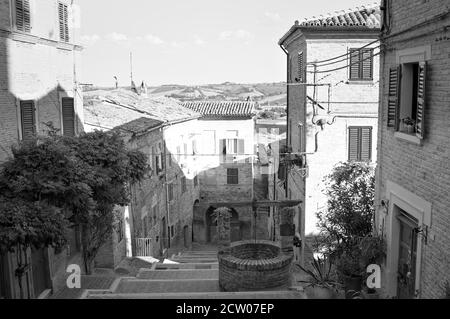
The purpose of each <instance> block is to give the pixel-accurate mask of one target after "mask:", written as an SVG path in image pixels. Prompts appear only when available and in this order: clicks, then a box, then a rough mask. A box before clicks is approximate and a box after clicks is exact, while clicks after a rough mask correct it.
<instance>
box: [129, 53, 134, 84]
mask: <svg viewBox="0 0 450 319" xmlns="http://www.w3.org/2000/svg"><path fill="white" fill-rule="evenodd" d="M130 70H131V72H130V78H131V82H133V52H130Z"/></svg>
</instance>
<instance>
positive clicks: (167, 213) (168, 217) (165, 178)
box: [161, 128, 171, 248]
mask: <svg viewBox="0 0 450 319" xmlns="http://www.w3.org/2000/svg"><path fill="white" fill-rule="evenodd" d="M161 130H162V133H163V147H164V158H162V159H161V163H162V161H163V160H164V185H165V188H166V228H167V229H166V232H167V248H170V235H171V234H170V213H169V210H170V203H169V184H168V183H167V166H166V156H167V152H166V142H165V140H164V128H162V129H161Z"/></svg>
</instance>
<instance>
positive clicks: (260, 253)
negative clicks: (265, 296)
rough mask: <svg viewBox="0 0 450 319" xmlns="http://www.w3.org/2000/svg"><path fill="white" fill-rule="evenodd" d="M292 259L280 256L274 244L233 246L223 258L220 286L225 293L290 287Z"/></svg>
mask: <svg viewBox="0 0 450 319" xmlns="http://www.w3.org/2000/svg"><path fill="white" fill-rule="evenodd" d="M291 263H292V255H284V254H281V253H280V247H279V246H277V245H276V244H274V243H273V242H266V241H256V242H255V241H252V242H251V243H249V242H237V243H233V244H231V247H230V251H229V252H222V253H220V254H219V284H220V287H221V289H223V290H224V291H251V290H262V289H269V288H276V287H283V286H286V285H287V284H288V283H289V282H290V268H291Z"/></svg>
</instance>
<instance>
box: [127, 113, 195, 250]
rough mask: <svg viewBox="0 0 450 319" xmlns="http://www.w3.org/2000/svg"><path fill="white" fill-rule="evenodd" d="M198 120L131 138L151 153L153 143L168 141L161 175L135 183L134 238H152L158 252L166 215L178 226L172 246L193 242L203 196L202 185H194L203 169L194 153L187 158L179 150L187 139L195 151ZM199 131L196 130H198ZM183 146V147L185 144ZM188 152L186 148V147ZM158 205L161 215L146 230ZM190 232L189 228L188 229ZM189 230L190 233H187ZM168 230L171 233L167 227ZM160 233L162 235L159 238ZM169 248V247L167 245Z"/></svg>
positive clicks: (155, 147) (153, 174)
mask: <svg viewBox="0 0 450 319" xmlns="http://www.w3.org/2000/svg"><path fill="white" fill-rule="evenodd" d="M196 122H197V121H195V120H194V121H188V122H185V123H180V124H176V125H174V126H171V127H168V128H165V129H164V130H163V131H160V130H157V131H152V132H150V133H148V134H145V135H143V136H140V137H138V138H135V139H132V140H130V141H129V145H130V146H129V147H131V148H136V149H139V150H141V151H142V152H144V154H147V156H149V157H150V156H151V152H152V147H153V148H154V149H155V150H156V149H157V145H158V144H159V143H161V144H162V145H164V142H165V145H166V153H167V156H166V165H165V167H166V171H165V177H164V174H161V175H160V176H158V175H156V173H155V172H153V173H152V175H151V176H150V177H149V178H146V179H145V180H144V181H142V182H141V183H139V184H136V185H134V186H133V201H132V215H133V230H132V237H133V238H152V250H153V254H154V256H159V255H160V254H161V253H162V251H161V249H162V248H163V245H162V243H161V241H162V240H163V229H162V219H163V218H165V220H166V221H167V222H166V225H167V227H168V228H170V227H171V226H173V227H174V236H173V237H171V238H170V247H171V248H173V247H176V246H187V247H189V246H190V245H191V241H192V226H193V215H194V213H193V209H194V208H193V207H194V203H195V201H196V200H198V199H199V186H194V177H195V175H196V173H197V172H198V170H199V167H198V165H196V161H195V160H194V159H193V158H192V156H189V157H187V158H186V159H184V156H180V161H178V156H177V154H176V152H177V147H178V146H180V145H181V146H183V145H184V143H186V144H187V145H188V146H189V147H188V152H191V151H192V150H191V145H192V140H190V139H189V136H188V134H191V133H192V134H194V133H195V131H196V129H195V123H196ZM180 132H186V133H187V134H186V136H182V135H180ZM194 135H195V134H194ZM181 149H183V147H182V148H181ZM183 152H184V149H183ZM169 156H171V157H172V165H171V166H170V165H169ZM182 177H185V178H186V191H185V192H184V193H183V192H182V186H181V180H182ZM166 181H167V183H172V185H173V200H172V201H170V202H168V201H167V190H166V186H165V183H166ZM155 205H156V206H157V207H158V209H157V211H158V216H156V219H151V223H150V225H149V227H148V229H149V232H148V233H147V234H144V227H143V218H144V217H145V216H146V215H148V216H152V215H153V212H152V208H153V207H154V206H155ZM185 228H186V230H187V232H186V230H185ZM185 232H186V233H185ZM166 234H167V235H168V236H169V232H168V230H167V232H166ZM156 237H159V239H158V241H156ZM185 239H186V240H187V241H186V242H185ZM166 248H168V247H167V246H166Z"/></svg>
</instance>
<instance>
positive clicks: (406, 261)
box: [397, 216, 418, 299]
mask: <svg viewBox="0 0 450 319" xmlns="http://www.w3.org/2000/svg"><path fill="white" fill-rule="evenodd" d="M399 221H400V240H399V245H400V246H399V255H398V276H397V297H398V298H399V299H412V298H414V297H415V293H416V261H417V227H418V226H417V224H416V223H415V222H414V220H411V219H410V218H406V217H403V216H401V217H400V218H399Z"/></svg>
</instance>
